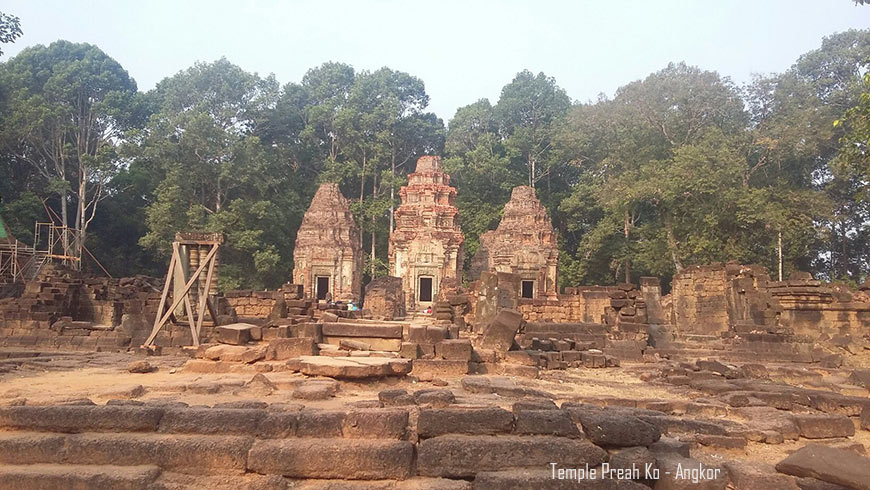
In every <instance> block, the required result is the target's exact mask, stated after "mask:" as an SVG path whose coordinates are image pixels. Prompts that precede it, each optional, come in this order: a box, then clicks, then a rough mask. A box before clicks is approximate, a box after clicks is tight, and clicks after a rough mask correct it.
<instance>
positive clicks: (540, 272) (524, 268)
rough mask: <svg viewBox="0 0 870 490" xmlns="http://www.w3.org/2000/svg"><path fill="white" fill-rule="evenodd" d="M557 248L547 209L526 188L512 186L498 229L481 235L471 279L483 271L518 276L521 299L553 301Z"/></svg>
mask: <svg viewBox="0 0 870 490" xmlns="http://www.w3.org/2000/svg"><path fill="white" fill-rule="evenodd" d="M558 265H559V248H558V246H557V244H556V233H555V231H553V223H552V222H551V221H550V217H549V215H547V210H546V208H544V206H543V205H542V204H541V202H540V201H539V200H538V198H537V196H536V195H535V189H534V188H533V187H529V186H525V185H523V186H519V187H514V189H513V191H512V192H511V198H510V201H508V202H507V204H505V207H504V216H503V217H502V219H501V222H500V223H499V225H498V228H496V229H495V230H492V231H488V232H486V233H484V234H483V235H481V236H480V248H479V249H478V251H477V253H475V254H474V257H473V258H472V262H471V277H472V279H477V278H479V277H480V274H481V273H482V272H485V271H491V272H492V271H494V272H512V273H515V274H519V276H520V297H522V298H545V299H556V293H557V292H558V276H557V270H558Z"/></svg>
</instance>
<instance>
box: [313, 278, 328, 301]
mask: <svg viewBox="0 0 870 490" xmlns="http://www.w3.org/2000/svg"><path fill="white" fill-rule="evenodd" d="M316 279H317V285H316V286H315V294H316V295H317V301H320V300H322V299H326V295H327V294H329V276H317V278H316Z"/></svg>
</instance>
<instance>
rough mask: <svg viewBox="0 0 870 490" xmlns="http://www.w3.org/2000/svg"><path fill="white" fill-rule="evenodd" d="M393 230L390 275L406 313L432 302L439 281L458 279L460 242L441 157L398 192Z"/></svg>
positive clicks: (425, 163) (429, 160)
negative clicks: (396, 279)
mask: <svg viewBox="0 0 870 490" xmlns="http://www.w3.org/2000/svg"><path fill="white" fill-rule="evenodd" d="M399 197H400V198H401V199H402V204H401V205H400V206H399V207H398V208H397V209H396V214H395V216H396V228H395V230H393V233H392V234H390V271H391V274H392V275H393V276H396V277H401V278H402V285H403V289H404V291H405V301H406V303H407V306H408V310H409V311H411V310H413V309H414V308H418V309H419V308H423V307H426V306H429V305H431V304H432V302H433V301H434V300H435V299H436V298H437V296H438V291H439V289H440V287H441V281H442V280H444V279H461V272H460V271H461V267H462V261H463V257H464V252H465V248H464V245H463V244H464V242H465V237H464V236H463V235H462V230H461V229H460V227H459V210H458V209H457V208H456V206H455V205H454V200H455V199H456V189H455V188H453V187H450V175H448V174H446V173H444V172H443V171H442V170H441V157H437V156H423V157H420V159H419V160H417V169H416V170H415V171H414V173H412V174H409V175H408V185H407V186H404V187H402V189H401V190H400V191H399Z"/></svg>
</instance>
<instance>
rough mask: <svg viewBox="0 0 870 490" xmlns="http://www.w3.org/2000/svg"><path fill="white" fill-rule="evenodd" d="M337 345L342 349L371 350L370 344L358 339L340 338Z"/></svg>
mask: <svg viewBox="0 0 870 490" xmlns="http://www.w3.org/2000/svg"><path fill="white" fill-rule="evenodd" d="M338 346H339V347H341V348H342V349H347V350H351V351H354V350H356V351H370V350H372V346H371V344H367V343H365V342H360V341H359V340H349V339H341V340H339V341H338Z"/></svg>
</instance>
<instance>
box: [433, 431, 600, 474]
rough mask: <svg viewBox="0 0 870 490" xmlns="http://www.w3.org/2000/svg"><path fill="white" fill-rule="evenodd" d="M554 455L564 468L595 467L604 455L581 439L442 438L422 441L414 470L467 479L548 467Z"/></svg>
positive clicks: (542, 437)
mask: <svg viewBox="0 0 870 490" xmlns="http://www.w3.org/2000/svg"><path fill="white" fill-rule="evenodd" d="M554 455H558V457H559V460H560V461H559V462H560V464H562V465H564V466H566V467H572V468H576V467H583V466H584V465H586V464H588V465H589V466H590V467H595V466H598V465H600V464H601V463H603V462H604V461H606V460H607V452H605V451H604V450H603V449H601V448H600V447H598V446H595V445H594V444H592V443H590V442H589V441H585V440H582V439H568V438H565V437H551V436H469V435H444V436H439V437H433V438H431V439H426V440H424V441H422V442H421V443H420V444H419V446H418V451H417V471H418V473H419V474H420V475H423V476H441V477H447V478H468V477H473V476H475V475H476V474H477V473H479V472H489V471H502V470H508V469H512V468H531V469H534V470H540V469H541V468H545V469H546V468H549V465H550V463H551V462H553V458H554Z"/></svg>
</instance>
